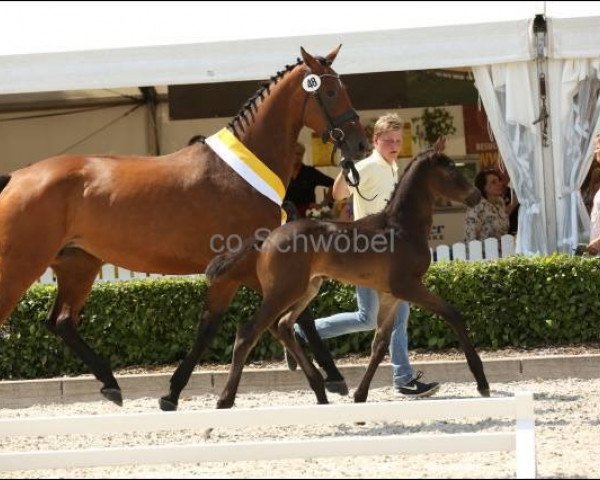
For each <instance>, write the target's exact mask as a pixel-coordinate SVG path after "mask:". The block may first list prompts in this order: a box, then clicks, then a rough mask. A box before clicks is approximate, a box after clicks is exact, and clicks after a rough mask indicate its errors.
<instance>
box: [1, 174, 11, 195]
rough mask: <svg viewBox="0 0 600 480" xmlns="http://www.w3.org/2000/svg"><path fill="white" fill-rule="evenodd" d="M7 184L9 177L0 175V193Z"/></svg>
mask: <svg viewBox="0 0 600 480" xmlns="http://www.w3.org/2000/svg"><path fill="white" fill-rule="evenodd" d="M8 182H10V175H0V192H2V190H4V187H6V186H7V185H8Z"/></svg>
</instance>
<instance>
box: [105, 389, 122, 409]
mask: <svg viewBox="0 0 600 480" xmlns="http://www.w3.org/2000/svg"><path fill="white" fill-rule="evenodd" d="M100 393H101V394H102V395H104V396H105V397H106V398H107V399H108V400H110V401H111V402H113V403H116V404H117V405H118V406H119V407H122V406H123V395H121V390H119V389H118V388H102V389H101V390H100Z"/></svg>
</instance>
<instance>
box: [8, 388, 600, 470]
mask: <svg viewBox="0 0 600 480" xmlns="http://www.w3.org/2000/svg"><path fill="white" fill-rule="evenodd" d="M491 387H492V396H507V395H512V394H514V393H515V392H518V391H532V392H534V394H535V415H536V448H537V468H538V476H539V477H540V478H597V477H598V476H599V474H600V468H599V466H598V464H599V459H600V379H595V380H581V379H562V380H555V381H538V382H511V383H496V384H492V385H491ZM351 393H352V392H351ZM474 396H477V393H476V390H475V385H474V384H473V383H446V384H444V385H442V388H441V389H440V391H439V393H438V395H437V396H436V397H433V398H471V397H474ZM398 399H399V397H398V396H396V395H395V394H394V393H393V391H392V389H391V387H386V388H378V389H373V390H372V391H371V392H370V395H369V400H368V401H370V402H376V401H379V402H385V401H390V400H398ZM215 401H216V397H215V396H214V395H212V394H211V395H204V396H196V397H189V398H185V397H184V398H183V399H182V401H181V403H180V410H195V409H204V408H214V405H215ZM330 401H331V402H332V403H341V402H350V401H351V397H341V396H338V395H330ZM405 401H418V400H405ZM314 403H315V400H314V395H313V393H312V392H310V391H304V390H302V391H295V392H286V393H282V392H271V393H253V394H240V395H239V396H238V399H237V402H236V406H238V407H246V408H251V407H262V406H287V405H301V404H314ZM156 411H158V407H157V399H156V398H145V399H139V400H128V401H126V402H125V405H124V406H123V407H122V408H119V407H117V406H115V405H112V404H110V403H108V402H106V401H97V402H87V403H75V404H69V405H59V404H53V405H46V406H33V407H30V408H25V409H17V410H14V409H0V418H13V417H30V416H49V415H88V414H109V413H127V412H156ZM513 425H514V422H512V421H509V420H507V419H502V418H499V419H483V420H480V421H477V420H473V419H470V420H469V419H465V420H439V421H432V422H413V423H409V424H384V423H369V422H367V423H366V424H365V425H355V424H345V425H337V426H332V425H322V426H305V427H293V426H290V427H268V428H261V429H258V428H256V429H233V428H228V429H215V430H214V431H212V433H211V434H210V436H209V438H208V439H206V438H204V437H205V436H204V431H198V430H179V431H170V432H156V433H141V434H137V435H136V434H133V433H131V434H118V435H114V436H113V435H110V434H106V435H71V436H61V437H58V436H51V437H46V438H42V437H34V438H12V439H2V440H0V442H1V445H2V446H1V451H3V452H7V451H24V450H27V449H31V448H37V449H71V448H80V447H84V448H85V447H110V446H120V445H128V446H133V445H144V444H145V445H148V444H155V445H157V444H191V443H193V442H196V443H197V442H200V443H202V442H206V443H209V444H215V443H219V442H235V441H251V440H254V439H257V440H277V439H308V438H311V437H312V438H316V437H323V436H339V435H370V436H377V435H382V434H402V435H404V434H406V435H410V434H415V433H420V434H435V433H459V432H465V433H466V432H478V431H482V432H483V431H487V432H491V431H507V430H509V429H511V428H513ZM514 476H515V455H514V453H503V452H486V453H465V454H435V455H433V454H429V455H424V454H423V455H381V456H363V457H361V456H356V457H335V458H319V459H306V460H279V461H260V462H259V461H257V462H215V463H202V464H172V465H146V466H120V467H96V468H88V469H80V468H77V469H63V470H48V471H40V470H38V471H19V472H0V478H15V477H19V478H50V477H51V478H61V477H62V478H74V477H76V478H117V477H121V478H169V477H171V478H173V477H175V478H177V477H179V478H193V477H194V478H261V477H262V478H334V477H338V478H339V477H344V478H423V477H424V478H514Z"/></svg>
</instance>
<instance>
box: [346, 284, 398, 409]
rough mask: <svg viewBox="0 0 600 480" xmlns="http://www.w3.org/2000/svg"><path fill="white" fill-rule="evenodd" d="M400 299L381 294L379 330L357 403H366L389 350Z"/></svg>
mask: <svg viewBox="0 0 600 480" xmlns="http://www.w3.org/2000/svg"><path fill="white" fill-rule="evenodd" d="M397 307H398V299H397V298H394V297H393V296H392V295H389V294H384V293H381V292H380V293H379V313H378V314H377V329H376V330H375V335H374V337H373V343H372V344H371V358H369V365H368V366H367V371H366V372H365V374H364V375H363V377H362V379H361V381H360V384H359V385H358V387H357V388H356V390H355V392H354V401H355V402H356V403H361V402H365V401H366V400H367V395H368V393H369V386H370V385H371V381H372V380H373V376H374V375H375V371H376V370H377V367H378V366H379V364H380V363H381V361H382V360H383V357H385V354H386V353H387V351H388V350H389V346H390V338H391V336H392V330H393V329H394V319H395V315H394V314H395V312H396V308H397Z"/></svg>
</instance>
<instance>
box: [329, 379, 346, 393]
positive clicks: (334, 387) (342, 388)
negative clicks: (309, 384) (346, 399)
mask: <svg viewBox="0 0 600 480" xmlns="http://www.w3.org/2000/svg"><path fill="white" fill-rule="evenodd" d="M325 389H326V390H327V391H328V392H330V393H337V394H339V395H348V385H347V384H346V380H335V381H326V382H325Z"/></svg>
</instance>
